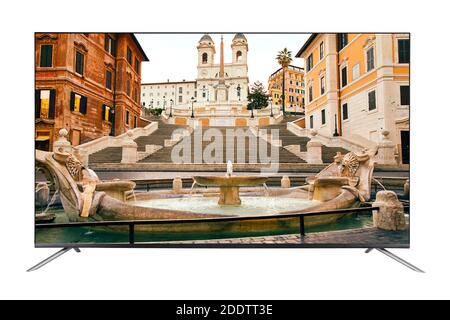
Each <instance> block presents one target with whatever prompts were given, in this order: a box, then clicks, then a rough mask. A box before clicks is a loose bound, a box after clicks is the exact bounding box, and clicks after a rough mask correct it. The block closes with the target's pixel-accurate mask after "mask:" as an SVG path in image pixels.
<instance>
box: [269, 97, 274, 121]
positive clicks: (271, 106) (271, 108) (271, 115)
mask: <svg viewBox="0 0 450 320" xmlns="http://www.w3.org/2000/svg"><path fill="white" fill-rule="evenodd" d="M269 104H270V117H272V118H273V105H272V97H269Z"/></svg>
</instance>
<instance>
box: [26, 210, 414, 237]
mask: <svg viewBox="0 0 450 320" xmlns="http://www.w3.org/2000/svg"><path fill="white" fill-rule="evenodd" d="M405 208H406V207H405ZM408 208H409V207H408ZM379 209H380V208H379V207H360V208H349V209H336V210H328V211H321V212H303V213H289V214H277V215H265V216H248V217H242V216H239V217H220V218H205V219H159V220H119V221H90V222H70V223H48V224H47V223H42V224H36V225H35V226H36V229H53V228H74V227H99V226H128V243H129V244H134V243H135V226H136V225H161V224H180V223H186V224H188V223H189V224H190V223H193V224H195V223H208V222H231V221H249V220H269V219H290V218H298V219H299V223H300V230H299V231H300V236H302V237H303V236H305V234H306V230H305V218H306V217H312V216H322V215H329V214H341V215H346V214H351V213H356V214H358V213H359V212H364V211H378V210H379Z"/></svg>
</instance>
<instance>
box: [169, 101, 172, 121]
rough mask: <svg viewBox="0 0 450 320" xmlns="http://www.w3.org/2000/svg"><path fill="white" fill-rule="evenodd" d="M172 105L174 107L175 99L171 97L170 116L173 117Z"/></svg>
mask: <svg viewBox="0 0 450 320" xmlns="http://www.w3.org/2000/svg"><path fill="white" fill-rule="evenodd" d="M172 107H173V99H170V114H169V118H170V117H172Z"/></svg>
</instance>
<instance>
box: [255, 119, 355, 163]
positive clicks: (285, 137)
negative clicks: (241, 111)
mask: <svg viewBox="0 0 450 320" xmlns="http://www.w3.org/2000/svg"><path fill="white" fill-rule="evenodd" d="M261 129H268V130H273V129H277V130H278V134H279V139H280V140H281V142H282V146H283V147H286V146H291V145H300V150H301V151H306V144H307V143H308V142H309V140H311V139H310V138H308V137H299V136H297V135H295V134H293V133H292V132H290V131H289V130H288V129H287V126H286V123H284V122H282V123H280V124H275V125H269V126H265V127H261ZM285 150H286V149H285ZM286 151H287V150H286ZM337 152H341V153H342V154H345V153H347V152H348V150H346V149H344V148H341V147H327V146H322V161H323V163H331V162H333V161H334V156H335V155H336V153H337ZM284 162H285V161H284V159H282V158H281V157H280V163H284Z"/></svg>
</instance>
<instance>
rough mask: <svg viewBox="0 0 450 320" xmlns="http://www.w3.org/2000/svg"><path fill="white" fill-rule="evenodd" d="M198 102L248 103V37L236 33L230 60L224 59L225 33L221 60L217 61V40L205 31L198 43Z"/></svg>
mask: <svg viewBox="0 0 450 320" xmlns="http://www.w3.org/2000/svg"><path fill="white" fill-rule="evenodd" d="M197 50H198V62H197V79H196V81H197V102H204V103H207V104H210V103H215V104H219V105H222V104H224V103H225V104H227V103H231V104H233V105H236V104H241V103H242V102H243V103H245V104H246V102H247V91H248V66H247V53H248V43H247V38H246V37H245V35H244V34H242V33H237V34H236V35H235V36H234V38H233V40H232V43H231V54H232V61H231V63H225V61H224V43H223V37H221V39H220V56H219V63H215V59H214V58H215V53H216V48H215V43H214V41H213V39H212V38H211V36H209V35H207V34H205V35H204V36H202V37H201V39H200V40H199V42H198V46H197Z"/></svg>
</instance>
